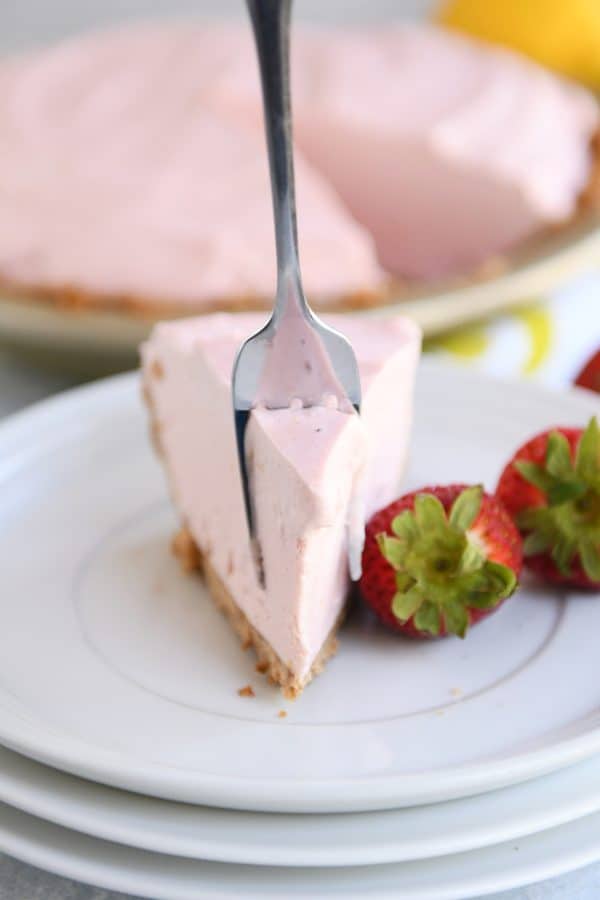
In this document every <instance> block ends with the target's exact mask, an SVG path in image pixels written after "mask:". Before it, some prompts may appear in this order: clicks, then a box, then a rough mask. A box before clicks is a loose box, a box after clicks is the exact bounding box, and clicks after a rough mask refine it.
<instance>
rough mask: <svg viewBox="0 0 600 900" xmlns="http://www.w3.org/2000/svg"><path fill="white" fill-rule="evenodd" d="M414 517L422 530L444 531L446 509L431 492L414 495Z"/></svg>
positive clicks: (446, 521) (446, 522)
mask: <svg viewBox="0 0 600 900" xmlns="http://www.w3.org/2000/svg"><path fill="white" fill-rule="evenodd" d="M415 519H416V520H417V525H418V526H419V528H420V529H421V530H422V531H425V532H433V531H445V530H446V526H447V524H448V520H447V518H446V511H445V509H444V507H443V506H442V504H441V503H440V501H439V500H438V498H437V497H434V496H433V494H418V495H417V497H415Z"/></svg>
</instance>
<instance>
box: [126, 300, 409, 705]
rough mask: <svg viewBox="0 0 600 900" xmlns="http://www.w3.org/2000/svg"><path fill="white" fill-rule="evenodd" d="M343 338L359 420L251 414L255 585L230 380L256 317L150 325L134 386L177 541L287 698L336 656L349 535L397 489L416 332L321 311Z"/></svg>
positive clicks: (401, 322) (318, 410) (336, 415)
mask: <svg viewBox="0 0 600 900" xmlns="http://www.w3.org/2000/svg"><path fill="white" fill-rule="evenodd" d="M331 322H332V324H334V325H335V327H337V328H339V329H340V330H342V331H343V332H344V333H345V334H346V335H347V336H348V337H349V339H350V340H351V342H352V344H353V346H354V349H355V351H356V355H357V358H358V362H359V366H360V370H361V378H362V385H363V398H364V401H363V407H362V415H361V417H360V418H358V417H357V416H355V415H354V414H347V413H344V412H340V411H338V410H337V409H331V408H327V407H324V406H320V407H311V408H304V409H293V408H290V409H283V410H267V409H264V408H261V409H256V410H255V411H254V412H253V413H252V415H251V419H250V423H249V425H248V432H247V444H246V450H247V456H248V459H249V467H250V480H251V485H252V491H253V497H254V502H255V508H256V517H257V528H258V539H259V542H260V544H261V550H262V554H263V558H264V569H265V578H266V589H263V588H261V587H260V585H259V584H258V581H257V577H256V570H255V567H254V563H253V560H252V558H251V553H250V547H249V541H248V534H247V529H246V519H245V514H244V508H243V501H242V492H241V484H240V478H239V472H238V461H237V451H236V445H235V436H234V429H233V414H232V406H231V394H230V378H231V369H232V365H233V359H234V355H235V352H236V350H237V349H238V347H239V345H240V343H241V342H242V341H243V339H244V338H245V337H247V335H248V334H250V333H251V332H252V331H253V330H255V329H256V327H258V326H259V325H260V324H261V317H260V316H256V315H249V314H246V315H243V316H236V317H232V316H229V315H224V314H222V315H213V316H210V317H208V318H204V319H191V320H187V321H183V322H179V323H168V324H161V325H158V326H156V328H155V329H154V331H153V334H152V336H151V338H150V340H149V341H148V342H147V343H146V344H145V346H144V348H143V354H142V355H143V372H144V383H145V387H146V394H147V399H148V403H149V407H150V410H151V414H152V418H153V422H154V428H155V434H156V436H157V439H158V444H159V447H160V452H161V454H162V458H163V461H164V464H165V468H166V471H167V475H168V479H169V484H170V488H171V493H172V496H173V500H174V502H175V504H176V506H177V508H178V511H179V513H180V515H181V519H182V524H183V526H184V529H185V533H184V536H180V538H179V541H178V547H179V549H180V550H182V549H183V551H184V553H185V555H186V561H187V563H188V564H194V562H200V560H201V564H202V567H203V569H204V573H205V576H206V579H207V583H208V586H209V588H210V591H211V594H212V596H213V598H214V599H215V601H216V602H217V604H218V605H219V606H220V607H221V608H222V609H223V610H224V611H225V613H226V614H227V616H228V618H229V620H230V622H231V623H232V625H233V627H234V628H235V629H236V630H237V632H238V633H239V634H240V636H241V637H242V640H243V641H244V642H247V643H252V644H253V645H254V647H255V649H256V651H257V654H258V657H259V666H260V667H261V669H262V670H264V671H267V672H268V673H269V674H270V675H271V677H272V678H273V679H274V680H275V681H276V682H277V683H279V684H280V685H281V686H282V687H283V688H284V690H285V691H286V693H288V694H290V695H292V696H294V695H296V694H298V693H299V692H300V691H301V690H302V689H303V688H304V687H305V685H306V684H307V683H308V681H309V680H310V679H311V678H312V677H313V675H314V674H316V673H317V672H318V671H320V669H321V667H322V665H323V663H324V662H325V660H326V658H327V657H328V656H330V655H331V654H332V653H333V652H334V650H335V633H336V629H337V625H338V624H339V622H340V620H341V617H342V614H343V611H344V607H345V603H346V597H347V592H348V585H349V574H348V543H349V530H350V529H351V528H352V527H353V526H354V527H355V526H356V518H357V515H358V513H357V511H358V510H362V518H361V522H360V523H359V524H360V525H361V526H362V525H363V524H364V517H365V515H370V514H371V513H373V512H374V511H375V510H376V509H378V508H379V507H381V506H382V505H385V504H386V503H388V502H389V501H390V500H391V499H392V498H393V497H394V496H395V495H396V493H397V490H398V486H399V479H400V477H401V475H402V471H403V468H404V464H405V461H406V455H407V450H408V443H409V437H410V429H411V420H412V394H413V385H414V376H415V370H416V366H417V361H418V356H419V347H420V335H419V332H418V329H417V328H416V327H415V326H414V325H413V324H412V323H410V322H409V321H408V320H406V319H403V318H399V317H398V318H394V319H391V320H385V321H381V320H375V319H373V320H364V319H358V318H352V317H343V318H341V317H338V318H337V319H336V317H333V318H332V319H331Z"/></svg>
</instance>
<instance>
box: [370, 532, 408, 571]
mask: <svg viewBox="0 0 600 900" xmlns="http://www.w3.org/2000/svg"><path fill="white" fill-rule="evenodd" d="M377 543H378V544H379V549H380V550H381V553H382V555H383V556H384V557H385V559H387V561H388V562H389V564H390V565H391V566H393V567H394V569H402V567H403V565H404V559H405V557H406V543H405V542H404V541H400V540H398V538H393V537H390V536H389V535H388V534H378V535H377Z"/></svg>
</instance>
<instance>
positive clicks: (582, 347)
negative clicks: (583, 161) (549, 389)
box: [425, 0, 600, 387]
mask: <svg viewBox="0 0 600 900" xmlns="http://www.w3.org/2000/svg"><path fill="white" fill-rule="evenodd" d="M599 2H600V0H599ZM598 349H600V274H594V275H588V276H586V277H584V278H580V279H578V281H577V282H575V283H573V284H571V285H570V286H569V287H567V288H565V289H562V290H560V291H557V292H556V293H555V294H554V295H553V296H551V297H548V298H546V299H533V298H532V300H531V302H530V303H526V304H525V305H524V306H520V307H518V308H515V309H514V310H512V311H510V312H507V313H505V314H503V315H501V316H499V317H497V318H495V319H492V320H490V321H489V322H484V323H481V324H478V325H470V326H468V327H465V328H460V329H457V330H456V331H452V332H450V333H448V334H445V335H442V336H441V337H438V338H435V339H432V340H430V341H427V342H426V344H425V350H426V351H427V352H431V353H438V354H444V355H446V356H449V357H452V358H454V359H456V360H457V361H459V362H461V363H463V364H465V365H468V366H472V367H474V368H478V369H481V370H482V371H485V372H488V373H489V374H492V375H497V376H500V377H505V378H511V377H512V378H515V377H517V378H519V377H525V378H534V379H536V380H538V381H542V382H544V383H546V384H548V385H550V386H555V387H561V386H566V385H568V384H570V383H571V382H572V381H573V378H574V377H575V376H576V374H577V373H578V372H579V370H580V369H581V367H582V366H583V364H584V362H585V361H586V360H587V359H588V358H589V357H590V356H591V355H592V353H594V352H595V351H596V350H598Z"/></svg>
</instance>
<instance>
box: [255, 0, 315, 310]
mask: <svg viewBox="0 0 600 900" xmlns="http://www.w3.org/2000/svg"><path fill="white" fill-rule="evenodd" d="M246 3H247V6H248V11H249V13H250V18H251V20H252V26H253V30H254V39H255V42H256V50H257V53H258V62H259V68H260V78H261V83H262V93H263V106H264V119H265V131H266V136H267V147H268V151H269V166H270V171H271V192H272V195H273V213H274V217H275V239H276V246H277V300H276V305H275V310H274V316H275V317H276V318H277V317H278V315H279V314H281V313H282V312H283V309H284V308H285V307H287V306H288V303H289V302H290V301H292V302H293V301H295V302H296V304H297V305H298V306H299V307H300V308H301V309H304V310H307V304H306V300H305V298H304V293H303V291H302V282H301V279H300V263H299V258H298V232H297V226H296V199H295V191H294V158H293V150H292V123H291V107H290V64H289V49H290V16H291V7H292V2H291V0H246Z"/></svg>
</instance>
